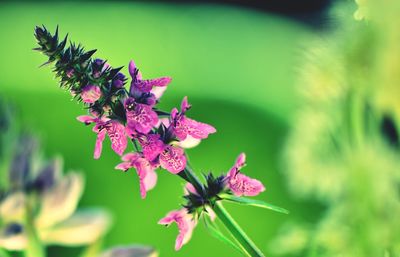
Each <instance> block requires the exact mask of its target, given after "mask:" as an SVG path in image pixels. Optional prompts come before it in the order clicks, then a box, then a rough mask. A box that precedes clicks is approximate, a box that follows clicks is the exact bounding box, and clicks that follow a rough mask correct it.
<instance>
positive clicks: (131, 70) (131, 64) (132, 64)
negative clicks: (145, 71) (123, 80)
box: [128, 60, 136, 78]
mask: <svg viewBox="0 0 400 257" xmlns="http://www.w3.org/2000/svg"><path fill="white" fill-rule="evenodd" d="M128 70H129V74H131V77H132V78H134V76H135V70H136V65H135V62H134V61H133V60H132V61H130V62H129V66H128Z"/></svg>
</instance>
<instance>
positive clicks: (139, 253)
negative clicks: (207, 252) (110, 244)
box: [100, 245, 158, 257]
mask: <svg viewBox="0 0 400 257" xmlns="http://www.w3.org/2000/svg"><path fill="white" fill-rule="evenodd" d="M100 257H158V252H157V251H156V250H155V249H154V248H152V247H150V246H141V245H130V246H118V247H114V248H111V249H109V250H107V251H105V252H103V253H102V254H101V255H100Z"/></svg>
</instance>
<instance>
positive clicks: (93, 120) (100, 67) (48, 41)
mask: <svg viewBox="0 0 400 257" xmlns="http://www.w3.org/2000/svg"><path fill="white" fill-rule="evenodd" d="M35 36H36V39H37V41H38V45H39V47H38V48H36V49H35V50H38V51H40V52H42V53H43V54H45V55H46V56H47V57H49V59H48V62H46V64H50V63H55V64H54V67H55V68H54V71H55V73H56V76H57V77H58V78H59V79H60V85H61V87H64V88H66V89H67V90H68V91H69V92H70V93H71V94H72V95H73V97H74V98H76V99H77V100H78V101H82V102H83V103H84V105H85V107H86V108H87V109H88V110H89V115H83V116H79V117H78V118H77V119H78V121H80V122H83V123H84V124H85V125H89V124H94V127H93V131H94V132H95V133H96V134H97V140H96V144H95V150H94V158H95V159H98V158H100V156H101V152H102V147H103V141H104V139H105V137H106V136H108V137H109V138H110V140H111V148H112V149H113V150H114V152H115V153H117V154H118V155H120V156H122V161H123V162H122V163H120V164H118V165H117V166H116V167H115V168H116V169H119V170H122V171H128V170H129V169H131V168H134V169H135V170H136V172H137V174H138V176H139V182H140V195H141V197H142V198H145V197H146V194H147V192H148V191H150V190H151V189H152V188H154V186H155V185H156V183H157V173H156V169H158V168H162V169H164V170H166V171H168V172H170V173H171V174H174V175H178V176H180V177H181V178H183V179H184V180H185V181H187V182H188V183H187V184H186V186H185V195H184V197H183V198H184V199H185V200H186V202H185V203H184V204H183V208H181V209H179V210H173V211H171V212H169V213H168V214H167V215H166V216H165V217H164V218H162V219H161V220H160V221H159V224H161V225H165V226H168V225H170V224H172V223H176V224H177V225H178V228H179V235H178V237H177V239H176V242H175V249H176V250H179V249H180V248H181V247H182V246H183V245H184V244H186V243H187V242H188V241H189V240H190V237H191V235H192V232H193V229H194V228H195V227H196V225H197V221H198V220H199V219H200V218H203V216H204V215H209V216H210V219H211V220H214V218H215V216H218V217H219V218H220V219H221V221H222V222H223V224H224V225H225V227H226V228H227V230H228V231H229V232H230V234H231V235H232V237H234V238H235V241H236V242H237V244H238V245H239V247H238V248H240V249H242V251H243V253H244V254H245V255H246V256H252V257H260V256H264V255H263V254H262V253H261V251H260V250H259V249H258V248H257V247H256V246H255V244H254V243H253V242H252V241H251V240H250V238H249V237H248V236H247V235H246V234H245V233H244V231H243V230H242V229H241V228H240V227H239V225H238V224H237V223H236V222H235V221H234V220H233V218H232V217H231V216H230V215H229V213H228V212H227V211H226V210H225V209H224V208H223V206H222V204H221V203H220V202H221V201H222V200H224V198H222V197H221V196H222V195H227V194H228V195H235V197H231V198H229V200H230V201H233V202H238V203H242V204H243V203H245V205H253V206H257V207H263V208H266V207H267V209H268V208H269V209H272V210H275V211H281V210H280V209H279V208H271V207H270V206H272V205H269V204H267V203H263V202H262V203H261V204H260V201H256V200H251V199H242V196H256V195H258V194H259V193H261V192H263V191H264V190H265V187H264V185H263V184H262V183H261V182H260V181H258V180H257V179H253V178H250V177H248V176H246V175H244V174H242V173H241V169H242V168H243V167H244V166H245V164H246V163H245V159H246V157H245V154H243V153H242V154H240V155H239V157H238V158H237V160H236V163H235V164H234V166H233V167H232V168H231V169H230V170H229V172H228V173H227V174H223V175H221V176H218V177H215V176H214V175H213V174H212V173H209V174H208V175H205V180H206V182H205V183H202V182H201V181H200V179H199V178H198V177H197V176H196V174H195V172H194V171H193V170H192V169H191V167H190V165H189V163H188V162H189V161H188V157H187V153H186V152H185V149H186V148H191V147H194V146H196V145H198V144H199V143H200V141H201V140H203V139H206V138H207V137H208V136H209V135H211V134H214V133H215V132H216V129H215V128H214V127H213V126H211V125H209V124H206V123H202V122H199V121H196V120H193V119H191V118H189V117H187V112H188V110H189V109H190V108H191V105H190V104H189V102H188V99H187V97H184V98H183V100H182V102H181V106H180V109H179V110H178V108H173V109H172V110H171V111H170V112H166V111H164V110H160V109H158V106H157V104H158V103H159V101H160V98H161V96H162V94H163V92H164V91H165V90H166V88H167V86H168V85H169V84H170V82H171V80H172V79H171V78H170V77H160V78H155V79H143V78H142V74H141V71H139V69H138V67H137V65H136V63H135V62H134V61H131V62H130V63H129V66H128V71H129V74H130V76H131V82H130V87H129V90H128V89H126V88H125V87H124V85H125V83H126V82H127V79H126V77H125V75H124V74H123V73H122V72H121V70H122V67H121V68H116V69H114V68H112V67H111V66H110V65H109V64H108V63H107V62H106V61H103V60H101V59H92V58H91V56H92V55H93V54H94V53H95V50H92V51H87V52H86V51H84V48H83V47H81V46H80V45H78V46H76V45H75V44H71V46H69V47H68V48H65V47H66V44H65V41H66V39H64V40H63V41H61V42H59V41H58V29H57V30H56V33H55V35H54V36H53V35H51V33H50V32H49V31H48V30H47V29H46V28H45V27H43V28H40V27H36V29H35ZM128 139H129V140H130V141H132V143H133V151H130V152H128V153H125V152H126V149H127V147H128V145H127V143H128ZM281 212H282V211H281Z"/></svg>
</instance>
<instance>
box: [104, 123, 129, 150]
mask: <svg viewBox="0 0 400 257" xmlns="http://www.w3.org/2000/svg"><path fill="white" fill-rule="evenodd" d="M105 128H106V130H107V134H108V136H109V138H110V140H111V148H112V149H113V150H114V152H116V153H117V154H118V155H122V154H123V153H124V151H125V149H126V147H127V145H128V140H127V138H126V134H125V126H124V125H122V124H121V123H119V122H118V121H110V122H108V123H107V124H105Z"/></svg>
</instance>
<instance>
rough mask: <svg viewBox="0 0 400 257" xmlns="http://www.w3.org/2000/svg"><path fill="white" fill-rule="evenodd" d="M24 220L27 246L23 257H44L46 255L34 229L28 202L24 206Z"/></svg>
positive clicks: (31, 211)
mask: <svg viewBox="0 0 400 257" xmlns="http://www.w3.org/2000/svg"><path fill="white" fill-rule="evenodd" d="M25 219H26V222H25V223H26V224H25V229H26V234H27V237H28V245H27V247H26V249H25V252H24V255H25V257H45V256H46V253H45V250H44V248H43V245H42V242H41V241H40V239H39V236H38V234H37V232H36V229H35V225H34V221H33V210H32V207H31V205H30V202H29V201H28V202H27V204H26V218H25Z"/></svg>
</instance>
